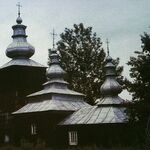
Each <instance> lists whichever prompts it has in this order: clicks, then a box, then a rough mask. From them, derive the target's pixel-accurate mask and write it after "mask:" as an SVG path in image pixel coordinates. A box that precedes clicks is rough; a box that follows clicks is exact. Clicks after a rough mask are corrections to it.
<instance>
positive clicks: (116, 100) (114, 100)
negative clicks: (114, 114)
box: [96, 96, 125, 106]
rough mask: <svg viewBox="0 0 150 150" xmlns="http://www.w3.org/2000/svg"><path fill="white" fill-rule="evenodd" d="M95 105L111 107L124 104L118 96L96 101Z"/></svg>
mask: <svg viewBox="0 0 150 150" xmlns="http://www.w3.org/2000/svg"><path fill="white" fill-rule="evenodd" d="M96 101H97V105H99V106H100V105H111V104H124V103H125V100H124V99H122V98H121V97H119V96H113V97H112V96H108V97H103V98H100V99H97V100H96Z"/></svg>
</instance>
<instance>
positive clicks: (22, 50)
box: [6, 40, 35, 58]
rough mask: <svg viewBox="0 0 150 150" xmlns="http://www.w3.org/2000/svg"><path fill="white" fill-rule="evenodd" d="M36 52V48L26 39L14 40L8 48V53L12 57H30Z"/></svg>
mask: <svg viewBox="0 0 150 150" xmlns="http://www.w3.org/2000/svg"><path fill="white" fill-rule="evenodd" d="M34 52H35V48H34V47H33V46H32V45H30V44H29V43H27V42H24V41H19V40H16V41H13V42H12V43H11V44H10V45H9V46H8V47H7V49H6V55H7V56H8V57H10V58H18V57H23V58H30V57H31V56H32V55H33V54H34Z"/></svg>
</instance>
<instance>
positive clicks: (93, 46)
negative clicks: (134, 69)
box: [57, 23, 123, 104]
mask: <svg viewBox="0 0 150 150" xmlns="http://www.w3.org/2000/svg"><path fill="white" fill-rule="evenodd" d="M60 37H61V39H60V40H59V41H58V43H57V45H58V50H59V52H60V55H61V57H60V59H61V63H62V67H63V68H64V69H65V70H66V72H67V74H68V78H67V80H68V82H69V83H70V84H71V88H73V89H74V90H76V91H79V92H81V93H84V94H85V95H86V96H87V101H88V102H89V103H91V104H93V103H94V100H95V99H96V98H98V97H100V86H101V85H102V83H103V81H104V72H103V67H104V60H105V56H106V54H105V52H104V49H103V48H102V42H101V39H100V38H99V37H97V35H96V33H93V32H92V27H87V28H86V27H85V26H84V25H83V24H82V23H80V24H79V25H77V24H74V26H73V29H68V28H65V31H64V33H62V34H61V35H60ZM114 63H116V64H117V65H118V63H119V59H116V60H115V61H114ZM122 69H123V68H122V67H118V68H117V70H118V71H117V72H118V74H119V75H120V74H121V72H122Z"/></svg>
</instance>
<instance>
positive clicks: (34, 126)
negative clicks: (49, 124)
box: [31, 124, 37, 135]
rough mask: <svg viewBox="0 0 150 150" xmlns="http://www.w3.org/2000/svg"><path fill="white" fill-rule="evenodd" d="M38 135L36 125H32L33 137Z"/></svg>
mask: <svg viewBox="0 0 150 150" xmlns="http://www.w3.org/2000/svg"><path fill="white" fill-rule="evenodd" d="M35 134H37V127H36V125H35V124H31V135H35Z"/></svg>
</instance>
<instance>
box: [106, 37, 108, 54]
mask: <svg viewBox="0 0 150 150" xmlns="http://www.w3.org/2000/svg"><path fill="white" fill-rule="evenodd" d="M106 44H107V55H108V56H109V41H108V38H107V39H106Z"/></svg>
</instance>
